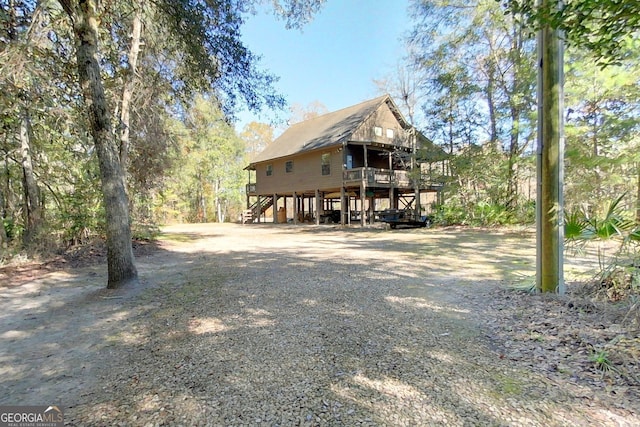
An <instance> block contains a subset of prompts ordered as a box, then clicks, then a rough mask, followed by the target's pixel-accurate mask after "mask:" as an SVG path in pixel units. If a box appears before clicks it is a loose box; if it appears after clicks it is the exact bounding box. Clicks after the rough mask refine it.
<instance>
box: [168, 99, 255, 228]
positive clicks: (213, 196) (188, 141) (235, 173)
mask: <svg viewBox="0 0 640 427" xmlns="http://www.w3.org/2000/svg"><path fill="white" fill-rule="evenodd" d="M171 129H172V134H173V135H174V138H175V140H176V144H177V146H178V147H179V151H180V156H179V159H176V160H175V163H174V173H173V174H172V175H173V176H172V177H171V178H169V179H168V180H167V183H166V187H165V189H164V192H165V194H166V195H169V194H171V195H173V197H174V203H173V206H174V212H173V214H170V213H169V212H167V211H164V212H162V213H161V215H162V216H163V217H165V218H167V217H171V215H174V218H173V220H179V219H183V220H187V221H197V222H206V221H218V222H224V221H225V220H229V219H233V220H235V218H236V217H237V213H239V212H240V211H241V209H242V198H241V190H242V187H243V183H244V182H243V178H244V174H243V172H242V168H243V167H244V160H245V147H244V142H243V141H242V139H240V138H239V137H238V136H237V135H236V133H235V130H234V129H233V128H232V127H231V126H230V125H229V124H228V123H227V122H226V120H225V118H224V115H223V113H222V111H221V110H220V108H219V106H218V105H217V103H216V102H215V101H214V100H212V99H211V98H205V97H203V96H197V97H196V98H195V99H194V102H193V105H192V107H191V108H189V110H188V111H187V113H186V116H185V120H184V122H180V121H176V120H173V121H172V123H171ZM176 208H177V209H176ZM161 210H162V208H161ZM176 214H177V215H178V216H177V217H176V216H175V215H176Z"/></svg>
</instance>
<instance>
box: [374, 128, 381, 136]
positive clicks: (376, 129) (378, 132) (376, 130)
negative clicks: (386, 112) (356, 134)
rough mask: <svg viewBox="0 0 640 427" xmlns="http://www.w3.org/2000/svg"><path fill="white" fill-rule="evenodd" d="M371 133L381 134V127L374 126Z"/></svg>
mask: <svg viewBox="0 0 640 427" xmlns="http://www.w3.org/2000/svg"><path fill="white" fill-rule="evenodd" d="M373 133H375V134H376V136H382V128H381V127H380V126H374V127H373Z"/></svg>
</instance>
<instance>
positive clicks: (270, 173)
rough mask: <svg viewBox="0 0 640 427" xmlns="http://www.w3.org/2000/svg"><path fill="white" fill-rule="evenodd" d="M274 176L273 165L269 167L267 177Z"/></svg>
mask: <svg viewBox="0 0 640 427" xmlns="http://www.w3.org/2000/svg"><path fill="white" fill-rule="evenodd" d="M271 175H273V165H267V176H271Z"/></svg>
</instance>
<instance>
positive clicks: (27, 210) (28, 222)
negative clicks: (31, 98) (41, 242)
mask: <svg viewBox="0 0 640 427" xmlns="http://www.w3.org/2000/svg"><path fill="white" fill-rule="evenodd" d="M20 151H21V155H22V181H23V190H24V196H25V197H24V215H25V230H24V234H23V235H22V237H23V242H24V245H25V246H29V245H30V244H31V243H33V241H34V239H36V238H37V237H38V234H39V233H40V229H41V227H42V206H41V205H40V190H39V188H38V185H37V184H36V179H35V175H34V173H33V159H32V157H31V153H32V151H33V149H32V132H31V123H30V120H29V112H28V111H27V109H26V108H22V111H21V112H20Z"/></svg>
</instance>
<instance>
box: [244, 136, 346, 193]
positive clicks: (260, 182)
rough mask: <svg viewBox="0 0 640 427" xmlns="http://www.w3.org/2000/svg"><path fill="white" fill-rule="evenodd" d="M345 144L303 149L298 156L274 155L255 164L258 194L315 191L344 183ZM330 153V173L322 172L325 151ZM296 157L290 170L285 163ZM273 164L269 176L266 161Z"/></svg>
mask: <svg viewBox="0 0 640 427" xmlns="http://www.w3.org/2000/svg"><path fill="white" fill-rule="evenodd" d="M341 148H342V147H341V146H340V147H333V149H325V150H319V151H316V152H311V153H303V154H300V155H298V156H291V157H285V158H282V159H274V160H273V161H271V162H264V163H260V164H257V165H256V193H257V194H259V195H273V194H291V193H293V192H294V191H295V192H296V193H305V192H306V193H312V192H314V191H315V190H320V191H335V190H336V189H339V188H340V186H341V185H342V164H343V152H342V150H340V149H341ZM325 153H330V155H331V158H330V164H331V173H330V174H329V175H322V155H323V154H325ZM288 161H293V171H292V172H290V173H287V172H286V171H285V165H286V163H287V162H288ZM269 164H271V165H273V174H272V175H271V176H267V165H269Z"/></svg>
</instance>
